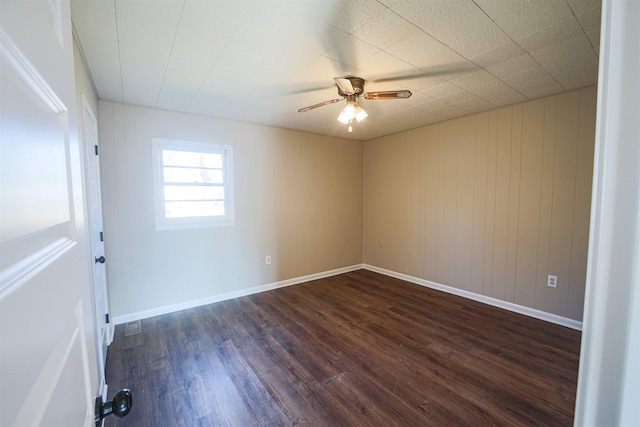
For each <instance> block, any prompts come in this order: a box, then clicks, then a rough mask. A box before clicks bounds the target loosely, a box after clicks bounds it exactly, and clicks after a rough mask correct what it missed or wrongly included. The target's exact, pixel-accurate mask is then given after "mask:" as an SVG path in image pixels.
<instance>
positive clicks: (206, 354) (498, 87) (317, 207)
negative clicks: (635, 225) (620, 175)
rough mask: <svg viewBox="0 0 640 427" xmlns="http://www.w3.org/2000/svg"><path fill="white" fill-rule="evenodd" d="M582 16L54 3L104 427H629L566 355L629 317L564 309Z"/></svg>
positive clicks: (541, 5) (364, 2)
mask: <svg viewBox="0 0 640 427" xmlns="http://www.w3.org/2000/svg"><path fill="white" fill-rule="evenodd" d="M614 3H615V2H614ZM621 3H624V2H621ZM626 3H627V4H628V5H629V7H630V8H631V9H632V10H634V13H636V14H637V9H638V7H637V4H636V5H633V4H632V3H633V2H626ZM52 4H53V3H52ZM607 4H608V2H605V3H604V4H603V3H602V2H601V1H599V0H527V1H525V0H522V1H514V0H455V1H436V0H424V1H418V0H292V1H284V0H283V1H276V0H255V1H253V0H238V1H221V0H167V1H153V2H151V1H141V0H96V1H87V0H72V1H71V2H70V6H69V7H70V25H71V29H72V35H73V43H72V46H73V64H74V71H75V80H74V81H75V85H76V99H77V103H78V117H79V118H78V122H79V125H80V126H81V130H79V132H78V133H79V137H80V140H81V141H82V146H83V148H82V150H83V153H84V154H83V156H85V157H84V158H85V159H92V160H85V164H84V166H83V167H84V168H85V169H86V171H85V173H86V177H87V178H86V181H87V184H86V190H85V191H86V193H87V196H86V197H87V199H86V200H88V201H87V202H86V209H87V212H88V214H87V224H88V225H87V227H88V228H87V229H88V230H94V231H96V230H99V236H100V237H99V242H95V243H94V241H93V240H91V247H92V248H101V249H97V250H98V251H101V252H99V253H98V252H95V253H94V252H91V254H90V255H89V257H90V258H89V259H90V261H91V262H90V264H91V265H92V266H93V270H92V271H93V275H92V276H91V279H92V282H91V283H92V284H91V286H92V289H93V291H92V294H91V295H92V301H93V304H94V306H93V313H94V316H93V317H94V331H93V332H94V334H95V336H96V338H95V339H96V345H95V347H96V349H95V352H96V358H97V359H98V369H99V370H100V373H99V374H98V377H100V376H102V375H104V377H103V379H102V382H101V384H102V386H101V387H102V389H103V390H105V391H106V395H105V396H104V397H105V399H106V398H109V399H111V398H112V397H113V395H114V393H116V391H118V390H121V389H129V390H130V393H131V395H132V397H133V405H132V406H131V407H130V408H128V409H127V411H125V413H124V414H116V415H124V416H122V417H119V416H118V417H116V416H108V417H106V418H105V424H104V425H107V426H149V425H158V426H160V425H163V426H186V425H193V426H197V425H200V426H214V425H232V426H250V425H251V426H275V425H306V426H333V425H336V426H337V425H344V426H355V425H367V426H418V425H439V426H440V425H442V426H444V425H447V426H450V425H527V426H529V425H563V426H567V425H574V423H575V425H604V424H601V422H603V421H608V420H609V421H612V423H611V424H606V425H623V424H620V423H623V421H624V420H627V421H628V420H629V419H631V418H629V417H631V415H630V414H632V412H631V411H632V410H631V409H629V408H631V406H630V403H629V402H630V401H631V400H632V399H631V398H630V397H629V398H626V397H625V396H630V395H631V394H633V393H634V390H637V387H636V386H635V385H633V384H635V383H632V382H631V381H630V382H628V383H627V385H626V386H622V385H620V386H619V387H620V388H619V389H618V388H615V387H618V386H617V385H616V386H614V384H623V383H624V372H631V369H636V371H633V372H635V375H636V377H637V363H636V364H635V365H627V364H625V363H627V362H626V360H627V359H624V356H623V354H627V353H620V354H619V353H617V352H616V353H614V355H613V356H602V357H600V358H599V359H598V357H596V356H593V357H592V358H591V359H589V360H591V362H590V363H589V364H587V363H585V360H586V359H585V358H586V356H587V355H589V354H590V353H589V351H591V350H588V351H587V353H584V352H585V337H587V336H588V337H591V336H595V337H604V338H602V339H601V340H600V341H598V343H596V341H595V340H596V338H593V339H592V341H590V342H589V346H590V347H588V348H589V349H592V348H596V349H600V348H605V347H606V348H608V349H612V348H615V347H616V346H617V345H618V344H620V345H622V344H621V343H625V342H626V341H624V340H625V339H626V338H623V337H627V336H628V334H631V332H629V331H631V330H632V329H631V328H632V325H637V324H638V320H637V318H638V316H637V315H635V317H633V319H635V320H633V319H632V318H631V317H625V316H626V314H623V313H631V308H628V309H619V311H617V312H618V313H621V317H624V319H625V320H622V319H618V320H619V321H620V322H621V324H624V325H627V326H625V328H627V327H628V328H629V329H628V330H627V329H625V331H626V332H625V333H623V332H620V334H618V333H614V334H612V335H611V336H609V337H608V338H607V337H606V334H604V333H601V332H599V333H600V334H601V335H591V334H590V332H589V327H591V325H593V327H594V329H593V330H594V331H596V330H598V331H600V330H601V329H596V325H601V326H602V328H605V327H606V325H607V324H608V323H607V322H608V321H602V320H600V321H598V320H597V319H598V318H597V317H594V318H593V319H594V320H592V322H591V323H590V322H588V321H587V318H588V316H587V314H586V313H587V312H593V313H596V314H597V313H600V312H598V311H597V310H596V309H595V308H594V309H592V308H590V306H589V301H592V300H593V301H600V303H602V304H607V303H606V302H605V301H603V299H602V298H600V299H598V297H596V295H601V294H600V293H598V292H603V291H597V290H596V288H595V285H594V284H592V283H595V279H594V280H593V281H592V280H591V279H590V277H591V275H594V277H595V274H596V273H597V272H598V271H599V270H597V269H596V268H595V267H594V266H595V265H597V264H594V263H593V261H592V260H593V259H595V258H592V256H595V255H593V253H594V249H593V246H594V245H596V243H594V242H593V241H592V240H594V238H595V237H597V236H595V237H594V235H593V230H595V229H596V228H595V227H594V226H593V218H594V216H593V215H594V214H593V212H594V210H593V209H594V208H593V206H599V205H597V203H600V202H598V200H600V199H599V198H598V197H599V196H598V197H596V195H597V194H600V193H597V192H595V190H594V182H597V178H598V176H599V175H598V173H599V172H598V171H599V170H600V171H605V168H604V167H601V168H600V169H598V168H597V165H598V164H599V163H598V162H599V159H600V158H604V156H600V155H599V154H598V153H599V152H598V143H597V141H598V138H597V136H598V132H597V130H598V129H599V126H601V124H600V123H601V122H600V121H599V120H601V118H600V111H601V109H603V108H604V107H602V106H601V105H600V104H599V103H600V102H602V100H601V99H599V98H601V96H602V95H601V93H603V90H602V81H603V75H600V76H599V70H600V74H602V70H603V69H605V70H607V68H606V66H605V67H604V68H603V66H602V64H601V61H603V53H604V52H606V49H604V47H602V50H601V40H609V39H607V38H606V37H602V38H601V22H602V21H604V17H605V16H609V15H606V14H605V12H606V10H607V9H606V7H607V6H606V5H607ZM612 13H613V12H612ZM612 16H613V15H612ZM611 19H612V21H611V22H615V21H614V20H613V18H611ZM616 19H622V18H616ZM611 22H609V23H608V25H609V27H608V28H613V27H614V25H612V24H611ZM602 28H605V26H604V24H603V26H602ZM625 28H626V27H625ZM603 31H604V30H603ZM611 31H612V32H614V31H621V30H618V29H617V30H611ZM624 31H627V30H624ZM635 31H636V32H637V30H635ZM609 43H610V44H614V43H613V42H611V41H610V40H609ZM603 44H604V42H603ZM636 50H637V46H636ZM635 64H637V59H636V62H635ZM599 67H600V68H599ZM607 73H608V71H607ZM604 77H606V76H604ZM636 85H637V82H636ZM634 90H636V89H635V88H634ZM636 91H637V90H636ZM610 111H612V110H610ZM636 113H637V112H636ZM636 117H637V114H636ZM89 119H91V120H92V121H93V123H94V129H95V133H94V134H90V133H89V131H88V130H87V129H88V128H87V127H86V126H87V120H89ZM91 135H93V136H91ZM91 138H93V139H91ZM94 154H95V156H94ZM92 168H93V169H92ZM91 170H92V171H93V172H91ZM594 171H595V172H594ZM605 172H606V171H605ZM602 173H604V172H602ZM634 176H635V175H634ZM634 179H635V178H634ZM91 185H93V187H91ZM636 190H637V189H636ZM636 192H637V191H636ZM603 194H606V193H603ZM621 197H622V196H621ZM633 197H635V199H633V200H637V197H638V196H637V194H636V195H635V196H633ZM602 203H603V204H604V203H605V202H602ZM596 218H599V217H596ZM100 221H101V222H100ZM636 231H637V230H635V231H634V230H632V229H630V228H629V233H630V234H633V233H635V232H636ZM603 233H604V232H603ZM614 234H615V233H614ZM623 234H624V233H622V234H620V236H622V237H620V239H624V237H623ZM615 235H616V236H617V235H618V234H615ZM598 236H600V234H598ZM92 239H93V237H92ZM636 239H637V237H636ZM632 242H637V240H632ZM603 246H604V245H603ZM92 250H93V249H92ZM612 250H615V249H612ZM620 250H622V249H620ZM596 252H597V251H596ZM629 253H631V254H633V253H637V252H633V251H631V252H629ZM629 256H630V257H631V256H633V255H629ZM94 260H95V261H94ZM620 274H622V273H620ZM629 277H631V276H629ZM633 277H636V276H633ZM590 283H591V284H590ZM627 283H630V282H627V281H625V280H620V285H619V286H628V287H624V288H622V289H624V291H620V292H616V293H615V296H612V298H613V299H611V301H614V299H616V301H629V302H628V303H629V304H632V302H631V301H636V302H635V303H634V304H637V298H636V299H633V298H631V295H635V294H633V292H632V289H633V288H632V287H631V286H632V285H627ZM100 289H101V290H100ZM612 289H613V288H612ZM625 292H627V293H625ZM636 293H637V292H636ZM590 294H591V297H589V295H590ZM625 295H627V296H628V297H626V296H625ZM634 298H635V297H634ZM585 301H587V302H585ZM611 301H609V303H608V304H609V305H607V306H606V307H607V308H608V310H611V311H614V312H615V311H616V310H618V309H614V308H612V307H613V306H612V304H613V302H611ZM596 303H597V302H596ZM629 307H631V305H629ZM589 310H591V311H589ZM625 310H628V311H625ZM596 314H594V316H595V315H596ZM96 319H98V320H96ZM102 319H103V320H102ZM629 319H631V320H629ZM633 322H635V323H633ZM611 325H614V324H613V323H612V324H611ZM630 325H631V326H630ZM611 327H612V328H614V329H615V326H611ZM598 328H599V326H598ZM621 331H622V330H621ZM593 334H595V332H594V333H593ZM629 336H630V335H629ZM607 340H609V341H607ZM634 342H636V343H637V340H636V341H634ZM591 343H593V344H591ZM624 345H627V344H624ZM628 345H629V346H630V345H631V344H628ZM581 346H582V347H581ZM581 348H582V352H581ZM625 348H626V347H625ZM629 348H630V347H629ZM603 351H604V350H603ZM625 351H626V350H625ZM629 351H631V350H629ZM581 353H584V354H581ZM591 354H595V353H591ZM621 354H622V355H621ZM628 354H631V353H628ZM629 357H631V356H629ZM618 362H620V363H618ZM629 363H631V362H629ZM598 364H602V366H613V365H615V366H616V368H615V369H620V370H617V371H615V372H617V373H618V376H616V375H613V374H612V373H613V372H614V371H613V369H614V368H613V367H612V368H610V369H611V370H609V371H607V369H609V368H607V369H605V368H602V371H597V372H600V375H601V377H602V378H605V377H606V379H604V380H603V379H600V380H598V381H596V380H595V378H596V377H595V374H593V372H596V371H595V370H596V369H599V368H595V366H598ZM620 366H622V367H620ZM625 366H631V367H628V368H624V367H625ZM634 366H635V368H634ZM624 369H627V371H624ZM607 372H608V373H609V374H610V375H605V374H606V373H607ZM579 378H580V380H579ZM589 378H591V380H590V381H589ZM598 378H600V377H598ZM608 381H609V382H608ZM607 387H610V389H611V390H618V391H615V392H613V391H612V392H611V394H610V396H609V398H610V399H611V400H615V402H611V401H610V400H609V398H603V400H602V402H600V403H598V404H594V403H593V401H592V400H589V399H592V398H594V397H593V396H596V395H599V394H598V393H600V394H606V393H605V392H604V391H603V390H606V389H607ZM634 387H635V388H634ZM596 389H597V390H596ZM598 390H599V391H598ZM576 396H578V397H576ZM608 404H610V405H611V406H606V407H605V405H608ZM576 405H577V406H576ZM614 407H615V408H618V410H612V409H611V408H614ZM114 408H115V407H114ZM114 410H115V409H114ZM636 411H637V410H636ZM116 412H117V411H116ZM127 412H128V413H127ZM612 414H615V415H612ZM636 414H637V412H636ZM625 417H626V418H625ZM636 421H637V419H636Z"/></svg>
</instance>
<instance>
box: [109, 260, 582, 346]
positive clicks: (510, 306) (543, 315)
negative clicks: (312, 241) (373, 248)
mask: <svg viewBox="0 0 640 427" xmlns="http://www.w3.org/2000/svg"><path fill="white" fill-rule="evenodd" d="M362 268H364V269H366V270H370V271H373V272H376V273H380V274H384V275H385V276H390V277H395V278H396V279H400V280H404V281H407V282H411V283H415V284H416V285H421V286H425V287H427V288H431V289H436V290H438V291H442V292H446V293H449V294H453V295H457V296H461V297H463V298H468V299H471V300H474V301H478V302H481V303H484V304H488V305H492V306H494V307H499V308H503V309H505V310H509V311H513V312H515V313H520V314H524V315H526V316H530V317H534V318H536V319H541V320H545V321H547V322H551V323H555V324H557V325H561V326H566V327H567V328H571V329H575V330H578V331H582V322H580V321H577V320H574V319H569V318H567V317H562V316H558V315H556V314H551V313H547V312H545V311H541V310H536V309H534V308H530V307H525V306H522V305H518V304H514V303H512V302H508V301H503V300H499V299H496V298H491V297H488V296H485V295H481V294H476V293H474V292H469V291H465V290H464V289H458V288H454V287H451V286H447V285H442V284H440V283H436V282H432V281H430V280H425V279H420V278H418V277H413V276H409V275H407V274H403V273H398V272H395V271H392V270H387V269H384V268H380V267H376V266H373V265H369V264H356V265H352V266H349V267H343V268H338V269H335V270H329V271H324V272H321V273H315V274H310V275H308V276H301V277H295V278H293V279H287V280H281V281H279V282H273V283H268V284H266V285H260V286H254V287H251V288H246V289H241V290H238V291H233V292H227V293H224V294H219V295H213V296H211V297H207V298H201V299H197V300H192V301H187V302H183V303H179V304H172V305H167V306H163V307H158V308H154V309H151V310H145V311H139V312H136V313H131V314H125V315H122V316H116V317H114V318H113V323H112V325H113V326H111V327H110V328H109V329H110V336H111V339H113V329H114V327H115V325H120V324H123V323H127V322H134V321H136V320H142V319H147V318H149V317H154V316H160V315H162V314H167V313H174V312H176V311H181V310H186V309H189V308H194V307H199V306H202V305H207V304H213V303H216V302H220V301H226V300H230V299H233V298H239V297H243V296H247V295H253V294H257V293H260V292H266V291H271V290H273V289H278V288H283V287H285V286H292V285H297V284H300V283H305V282H309V281H312V280H317V279H323V278H325V277H331V276H336V275H338V274H343V273H348V272H350V271H355V270H360V269H362Z"/></svg>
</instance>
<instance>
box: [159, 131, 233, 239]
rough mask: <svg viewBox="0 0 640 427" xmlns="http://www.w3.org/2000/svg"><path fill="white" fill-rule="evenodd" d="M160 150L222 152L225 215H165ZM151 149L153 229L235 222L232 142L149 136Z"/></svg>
mask: <svg viewBox="0 0 640 427" xmlns="http://www.w3.org/2000/svg"><path fill="white" fill-rule="evenodd" d="M163 150H172V151H195V152H201V153H215V154H223V176H224V179H223V180H224V182H223V186H224V203H225V214H224V215H215V216H213V215H212V216H200V217H179V218H167V216H166V210H165V191H164V187H165V185H167V183H166V182H165V180H164V173H163V169H164V162H163V156H162V153H163ZM152 151H153V175H154V176H153V178H154V180H153V187H154V199H155V226H156V230H188V229H198V228H211V227H229V226H234V225H235V210H234V202H233V147H232V146H231V145H221V144H213V143H206V142H195V141H184V140H179V139H168V138H152Z"/></svg>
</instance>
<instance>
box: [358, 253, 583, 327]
mask: <svg viewBox="0 0 640 427" xmlns="http://www.w3.org/2000/svg"><path fill="white" fill-rule="evenodd" d="M363 268H364V269H366V270H370V271H373V272H376V273H380V274H384V275H385V276H390V277H395V278H396V279H400V280H404V281H407V282H411V283H415V284H416V285H421V286H425V287H427V288H431V289H435V290H438V291H442V292H446V293H449V294H453V295H457V296H461V297H464V298H468V299H471V300H474V301H478V302H481V303H484V304H488V305H492V306H494V307H499V308H503V309H505V310H509V311H513V312H516V313H520V314H524V315H526V316H530V317H535V318H536V319H541V320H545V321H547V322H551V323H555V324H557V325H561V326H566V327H567V328H571V329H575V330H578V331H582V322H579V321H577V320H574V319H569V318H567V317H562V316H558V315H556V314H551V313H547V312H545V311H540V310H536V309H535V308H529V307H525V306H522V305H518V304H514V303H512V302H508V301H503V300H499V299H496V298H491V297H488V296H485V295H480V294H476V293H474V292H469V291H465V290H464V289H458V288H454V287H451V286H447V285H442V284H440V283H436V282H432V281H430V280H425V279H420V278H418V277H413V276H409V275H407V274H402V273H397V272H395V271H391V270H387V269H384V268H380V267H375V266H373V265H369V264H363Z"/></svg>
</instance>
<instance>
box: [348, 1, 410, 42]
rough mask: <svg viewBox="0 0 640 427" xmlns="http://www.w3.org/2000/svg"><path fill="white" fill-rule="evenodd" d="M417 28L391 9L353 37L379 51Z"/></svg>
mask: <svg viewBox="0 0 640 427" xmlns="http://www.w3.org/2000/svg"><path fill="white" fill-rule="evenodd" d="M414 28H415V27H414V26H413V25H412V24H410V23H409V22H408V21H407V20H405V19H404V18H402V17H400V16H398V15H397V14H396V13H395V12H393V11H392V10H391V9H386V10H384V11H383V12H382V13H380V14H378V15H377V16H376V17H375V18H373V19H372V20H371V21H370V22H369V23H367V25H361V26H360V27H358V28H357V29H356V30H355V31H354V32H353V35H354V36H355V37H357V38H358V39H360V40H363V41H365V42H367V43H369V44H370V45H372V46H375V47H377V48H379V49H384V48H386V47H387V46H390V45H392V44H394V43H397V42H398V41H400V40H402V39H404V38H406V37H407V36H409V35H410V34H411V32H412V31H411V30H413V29H414Z"/></svg>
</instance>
